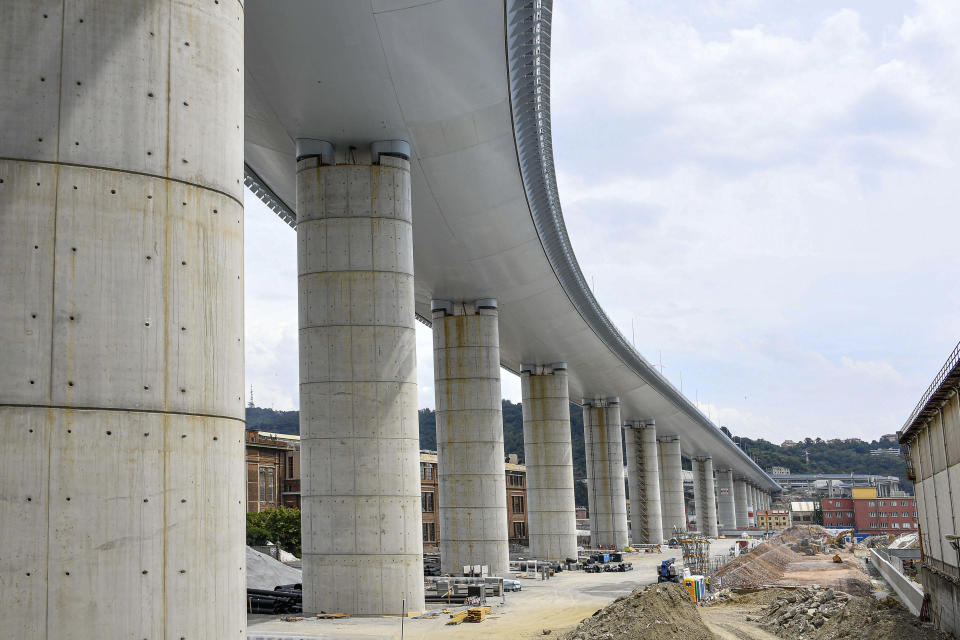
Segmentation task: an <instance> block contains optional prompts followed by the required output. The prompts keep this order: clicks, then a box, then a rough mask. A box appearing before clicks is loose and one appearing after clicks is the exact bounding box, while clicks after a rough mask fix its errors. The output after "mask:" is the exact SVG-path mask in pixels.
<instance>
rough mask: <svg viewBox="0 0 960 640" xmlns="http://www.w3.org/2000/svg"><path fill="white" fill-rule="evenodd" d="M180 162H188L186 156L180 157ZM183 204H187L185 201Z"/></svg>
mask: <svg viewBox="0 0 960 640" xmlns="http://www.w3.org/2000/svg"><path fill="white" fill-rule="evenodd" d="M180 162H182V163H183V164H190V163H189V162H187V159H186V158H180ZM183 204H187V203H186V202H184V203H183Z"/></svg>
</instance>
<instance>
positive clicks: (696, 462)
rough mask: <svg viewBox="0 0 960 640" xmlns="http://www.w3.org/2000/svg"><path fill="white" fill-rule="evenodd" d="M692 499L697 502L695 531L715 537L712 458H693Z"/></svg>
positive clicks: (715, 519) (715, 506)
mask: <svg viewBox="0 0 960 640" xmlns="http://www.w3.org/2000/svg"><path fill="white" fill-rule="evenodd" d="M693 499H694V501H695V502H696V503H697V531H699V532H700V534H701V535H704V536H707V537H709V538H716V537H717V535H718V533H719V532H718V531H717V498H716V493H715V491H714V480H713V458H710V457H707V456H699V457H696V458H693Z"/></svg>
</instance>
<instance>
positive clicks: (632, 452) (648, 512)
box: [623, 421, 664, 544]
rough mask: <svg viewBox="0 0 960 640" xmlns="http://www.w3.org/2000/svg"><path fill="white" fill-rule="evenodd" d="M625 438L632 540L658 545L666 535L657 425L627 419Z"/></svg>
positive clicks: (624, 430) (624, 431) (637, 542)
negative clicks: (662, 507) (661, 502)
mask: <svg viewBox="0 0 960 640" xmlns="http://www.w3.org/2000/svg"><path fill="white" fill-rule="evenodd" d="M623 437H624V439H625V441H626V446H627V480H628V481H629V483H630V523H631V531H632V542H634V543H636V544H659V543H661V542H663V540H664V538H663V512H662V510H661V506H660V469H659V463H658V459H659V456H658V452H657V450H658V446H657V428H656V426H655V425H654V424H653V421H648V422H638V421H628V422H626V423H625V424H624V429H623Z"/></svg>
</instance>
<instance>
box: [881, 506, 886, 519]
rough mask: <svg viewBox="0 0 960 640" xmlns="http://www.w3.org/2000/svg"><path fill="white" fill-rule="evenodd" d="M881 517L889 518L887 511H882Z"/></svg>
mask: <svg viewBox="0 0 960 640" xmlns="http://www.w3.org/2000/svg"><path fill="white" fill-rule="evenodd" d="M881 504H882V503H881ZM880 517H881V518H886V517H887V512H886V511H881V512H880Z"/></svg>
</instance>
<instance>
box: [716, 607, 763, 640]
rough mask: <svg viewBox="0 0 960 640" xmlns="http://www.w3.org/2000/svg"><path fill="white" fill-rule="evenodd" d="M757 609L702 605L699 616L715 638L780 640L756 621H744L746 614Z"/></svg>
mask: <svg viewBox="0 0 960 640" xmlns="http://www.w3.org/2000/svg"><path fill="white" fill-rule="evenodd" d="M758 611H759V609H756V608H753V609H735V608H732V607H702V608H701V609H700V616H701V617H702V618H703V622H704V624H706V625H707V628H708V629H710V631H711V632H713V634H714V635H715V636H717V640H780V638H778V637H777V636H775V635H773V634H772V633H770V632H769V631H767V630H765V629H763V628H762V627H760V625H758V624H757V623H755V622H747V621H746V616H748V615H750V614H756V613H757V612H758Z"/></svg>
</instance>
